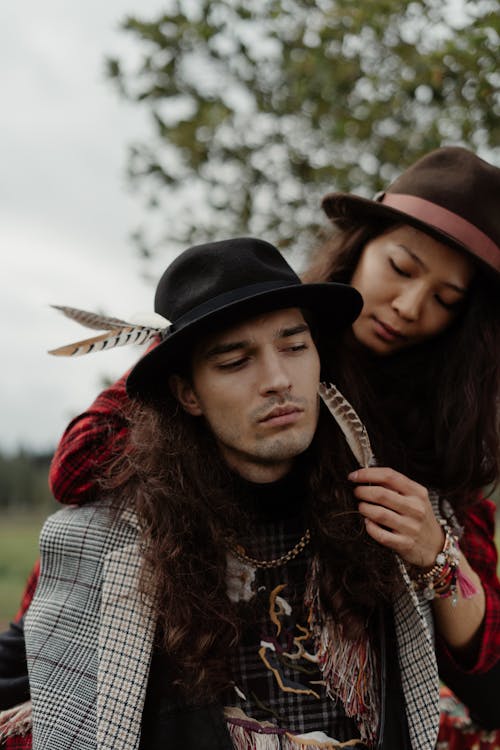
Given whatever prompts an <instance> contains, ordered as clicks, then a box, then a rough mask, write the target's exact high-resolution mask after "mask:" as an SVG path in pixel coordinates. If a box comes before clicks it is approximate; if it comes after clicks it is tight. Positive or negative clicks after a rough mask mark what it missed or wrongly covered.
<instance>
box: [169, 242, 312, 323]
mask: <svg viewBox="0 0 500 750" xmlns="http://www.w3.org/2000/svg"><path fill="white" fill-rule="evenodd" d="M258 284H266V285H267V284H272V285H274V286H276V285H280V286H281V285H283V286H286V285H292V284H300V279H299V277H298V276H297V274H296V273H295V272H294V271H293V269H292V268H290V266H289V265H288V263H287V262H286V260H285V259H284V258H283V256H282V255H281V253H280V252H279V250H278V249H277V248H276V247H274V245H271V244H270V243H269V242H266V241H264V240H258V239H254V238H252V237H239V238H236V239H231V240H222V241H220V242H212V243H207V244H203V245H195V246H193V247H190V248H188V249H187V250H185V251H184V252H183V253H181V254H180V255H179V256H178V257H177V258H176V259H175V260H174V261H173V262H172V263H171V264H170V266H169V267H168V268H167V269H166V271H165V272H164V274H163V276H162V277H161V279H160V281H159V283H158V287H157V289H156V294H155V311H156V312H157V313H159V314H160V315H163V316H164V317H166V318H168V319H169V320H170V321H172V323H174V324H175V322H176V321H179V319H182V318H183V317H185V316H188V315H189V314H190V312H192V311H194V310H195V309H196V308H199V307H200V306H203V305H205V304H207V303H209V302H211V301H213V300H214V299H215V298H217V297H220V296H221V295H226V294H230V293H231V292H235V291H236V290H241V289H245V288H250V287H252V286H254V285H258Z"/></svg>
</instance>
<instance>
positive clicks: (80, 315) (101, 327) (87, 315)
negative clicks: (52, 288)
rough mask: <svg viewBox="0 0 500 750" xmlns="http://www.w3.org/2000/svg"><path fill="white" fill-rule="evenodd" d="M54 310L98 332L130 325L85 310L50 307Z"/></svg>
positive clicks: (59, 306)
mask: <svg viewBox="0 0 500 750" xmlns="http://www.w3.org/2000/svg"><path fill="white" fill-rule="evenodd" d="M51 307H53V308H54V310H59V312H62V314H63V315H65V316H66V317H67V318H70V319H71V320H76V322H77V323H80V325H82V326H85V327H86V328H95V329H96V330H98V331H110V330H113V329H115V328H126V327H127V326H129V325H131V324H130V323H127V321H125V320H120V318H110V317H108V316H107V315H99V314H97V313H92V312H88V311H87V310H79V309H78V308H77V307H67V306H66V305H51Z"/></svg>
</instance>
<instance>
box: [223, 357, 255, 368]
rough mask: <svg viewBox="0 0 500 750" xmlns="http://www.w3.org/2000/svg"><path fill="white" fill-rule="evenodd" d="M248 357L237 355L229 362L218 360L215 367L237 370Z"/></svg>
mask: <svg viewBox="0 0 500 750" xmlns="http://www.w3.org/2000/svg"><path fill="white" fill-rule="evenodd" d="M248 359H249V358H248V357H238V359H232V360H230V361H229V362H219V363H218V364H217V365H216V367H217V369H218V370H237V369H239V368H240V367H243V366H244V365H245V364H246V363H247V362H248Z"/></svg>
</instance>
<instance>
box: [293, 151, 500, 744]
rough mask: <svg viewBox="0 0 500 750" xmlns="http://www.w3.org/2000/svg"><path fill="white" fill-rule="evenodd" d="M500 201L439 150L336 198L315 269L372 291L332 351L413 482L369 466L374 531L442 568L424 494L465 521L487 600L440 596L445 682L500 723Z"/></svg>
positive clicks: (384, 454)
mask: <svg viewBox="0 0 500 750" xmlns="http://www.w3.org/2000/svg"><path fill="white" fill-rule="evenodd" d="M499 201H500V170H499V169H497V168H496V167H493V166H491V165H489V164H487V163H486V162H484V161H482V160H481V159H479V158H478V157H476V156H475V155H474V154H472V153H470V152H469V151H466V150H465V149H461V148H442V149H438V150H436V151H434V152H432V153H431V154H428V155H427V156H425V157H424V158H423V159H421V160H420V161H419V162H417V163H416V164H414V165H413V166H412V167H411V168H409V169H408V170H407V171H406V172H404V173H403V175H401V176H400V177H399V179H398V180H396V182H394V183H393V184H392V185H391V186H390V187H389V188H388V190H387V192H386V193H384V194H382V195H379V196H378V197H377V199H376V200H374V201H369V200H365V199H363V198H360V197H357V196H354V195H346V194H336V193H334V194H330V195H327V196H326V197H325V198H324V200H323V208H324V210H325V212H326V213H327V215H328V216H329V217H330V219H331V220H332V221H333V222H334V224H335V225H336V230H337V231H336V232H335V233H334V235H333V237H331V238H330V239H329V240H328V241H327V242H326V244H325V245H324V246H323V247H322V248H320V250H319V251H318V253H317V256H316V258H315V261H314V263H313V266H312V267H311V268H310V269H309V271H308V273H307V275H306V276H307V280H311V279H314V280H326V279H328V280H335V281H343V282H349V283H351V284H353V285H354V286H355V287H356V288H357V289H358V291H360V292H361V294H362V296H363V298H364V307H363V311H362V313H361V315H360V316H359V318H358V319H357V320H356V321H355V323H354V325H353V328H352V331H351V332H350V334H349V335H348V337H347V339H346V341H345V342H344V343H343V346H342V352H341V356H338V357H336V356H335V353H333V357H332V360H333V362H334V364H333V369H334V372H335V374H334V379H335V381H336V382H337V384H338V385H339V387H340V389H341V390H342V391H343V392H344V393H345V394H346V395H347V396H348V397H349V398H350V399H351V401H352V402H353V404H354V405H355V407H356V408H357V410H358V411H359V413H360V414H361V415H362V418H363V420H364V422H365V424H366V426H367V429H368V432H369V434H370V436H371V439H372V443H373V445H374V448H375V453H376V455H377V459H378V462H379V464H381V465H384V466H391V467H393V468H395V469H398V470H399V471H400V472H402V474H403V475H402V476H401V475H399V474H384V475H382V474H381V470H377V469H368V470H363V471H362V472H359V473H358V476H357V477H356V481H359V482H361V483H363V484H360V485H359V486H358V489H356V491H355V494H356V495H357V497H358V499H359V500H360V501H361V502H360V506H359V510H360V512H361V513H362V514H363V515H364V516H365V519H366V528H367V531H368V533H369V534H370V535H371V536H372V537H373V538H374V539H376V540H377V541H378V542H380V543H381V544H383V545H385V546H388V547H391V548H392V549H394V550H395V551H396V552H399V553H400V554H403V553H406V555H407V554H408V550H409V549H412V548H413V549H414V551H415V555H416V559H418V557H419V556H423V555H427V553H428V552H429V553H430V557H429V558H428V559H427V560H426V562H428V564H429V566H430V565H431V564H432V557H433V555H435V552H436V549H438V547H439V542H438V541H437V540H439V536H440V533H441V538H442V533H443V532H442V530H440V529H439V528H438V526H439V524H438V523H437V521H436V519H435V517H434V514H433V513H432V510H431V507H430V503H429V499H428V492H427V490H426V489H425V488H426V487H427V488H432V489H433V490H435V491H437V493H438V494H439V496H440V498H441V501H443V500H446V501H448V502H449V503H450V505H451V507H452V508H453V510H454V511H455V515H456V517H457V518H458V520H459V522H460V523H462V524H464V525H465V531H464V534H463V537H462V541H461V547H462V553H463V554H462V556H461V562H460V567H461V569H463V571H464V572H465V573H466V575H467V576H468V578H469V579H470V580H471V581H472V582H473V584H474V588H475V589H476V591H477V593H476V595H475V596H472V597H470V598H465V597H464V596H461V595H460V592H458V595H457V601H456V604H455V606H454V603H453V597H449V596H446V597H444V598H440V597H439V596H435V598H434V599H433V610H434V618H435V622H436V631H437V634H438V638H439V640H440V649H439V650H438V654H439V656H440V660H441V670H442V673H443V676H444V677H445V678H446V679H448V680H449V681H450V683H451V684H452V685H453V687H454V688H455V690H456V691H457V692H458V693H459V694H462V695H463V696H464V698H466V699H467V701H468V703H469V705H471V706H472V708H474V709H475V710H476V712H479V714H480V717H481V718H482V720H483V722H484V723H486V724H489V725H491V726H498V725H499V724H500V721H499V719H500V717H499V716H498V708H497V707H496V706H494V705H493V698H492V692H491V690H489V689H488V690H487V689H486V687H485V685H486V683H485V682H484V680H483V683H481V680H480V678H479V676H480V675H484V674H486V673H487V674H489V675H490V677H489V679H490V682H491V680H493V679H496V680H498V677H496V678H493V677H492V675H493V674H494V673H495V670H496V674H498V671H499V664H498V659H499V656H498V654H499V645H500V633H499V627H498V623H499V622H500V588H499V584H498V579H497V578H496V560H497V557H496V550H495V546H494V537H493V525H494V509H493V506H492V504H491V503H489V501H487V500H484V499H482V497H481V488H484V487H485V486H487V485H489V484H491V483H492V482H494V481H496V480H497V479H498V476H499V459H500V446H499V415H498V410H497V408H496V405H497V404H498V402H499V389H500V373H499V369H500V296H499V293H498V280H499V271H500V222H499V220H498V209H497V207H498V205H499ZM336 363H338V365H337V364H336ZM352 368H356V378H353V377H351V376H350V373H352ZM360 372H361V373H363V374H364V376H365V377H364V381H365V382H363V381H361V382H360V379H359V373H360ZM353 383H356V385H357V392H354V391H353V389H352V384H353ZM407 477H411V478H412V480H416V481H417V482H418V484H416V483H415V481H410V480H409V479H407ZM368 483H369V484H370V486H366V485H367V484H368ZM389 529H390V530H389ZM436 545H437V546H436ZM470 562H471V563H472V567H471V566H470V564H469V563H470ZM495 665H496V666H495ZM492 670H493V671H492ZM482 684H483V688H481V685H482ZM491 685H493V682H491ZM494 685H495V686H496V690H498V681H497V682H495V683H494ZM471 686H472V688H473V690H471ZM496 694H498V693H496ZM486 704H487V705H486ZM469 740H470V741H472V740H471V739H470V738H469Z"/></svg>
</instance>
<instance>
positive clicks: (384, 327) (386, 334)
mask: <svg viewBox="0 0 500 750" xmlns="http://www.w3.org/2000/svg"><path fill="white" fill-rule="evenodd" d="M373 320H374V321H375V327H376V331H377V333H378V335H379V336H382V338H385V339H386V340H390V341H392V340H394V339H406V338H407V336H405V334H404V333H401V331H399V330H398V329H397V328H393V327H392V326H390V325H389V324H388V323H383V322H382V321H381V320H379V319H378V318H376V317H375V316H373Z"/></svg>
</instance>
